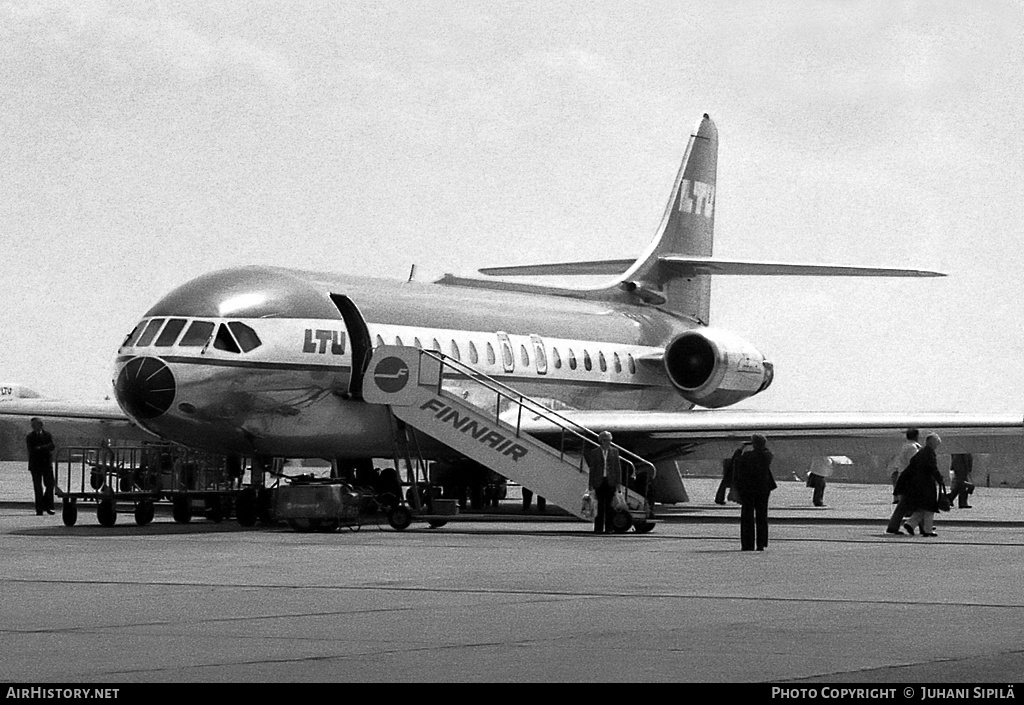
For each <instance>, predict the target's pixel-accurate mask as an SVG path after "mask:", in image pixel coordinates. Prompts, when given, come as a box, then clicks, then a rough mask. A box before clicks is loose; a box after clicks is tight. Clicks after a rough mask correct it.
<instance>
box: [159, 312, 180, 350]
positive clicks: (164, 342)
mask: <svg viewBox="0 0 1024 705" xmlns="http://www.w3.org/2000/svg"><path fill="white" fill-rule="evenodd" d="M187 322H188V321H186V320H185V319H184V318H172V319H170V320H169V321H167V325H166V326H164V329H163V330H162V331H160V337H159V338H157V339H156V342H155V343H153V345H156V346H157V347H161V348H166V347H169V346H171V345H174V341H175V340H177V339H178V335H180V334H181V329H182V328H184V327H185V324H186V323H187Z"/></svg>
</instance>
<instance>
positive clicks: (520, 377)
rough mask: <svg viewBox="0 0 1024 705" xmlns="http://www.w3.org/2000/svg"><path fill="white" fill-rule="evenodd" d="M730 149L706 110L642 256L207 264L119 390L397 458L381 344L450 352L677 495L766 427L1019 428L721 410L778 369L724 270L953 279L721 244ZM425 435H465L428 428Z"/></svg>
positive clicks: (931, 418) (260, 433)
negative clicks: (377, 267) (737, 329)
mask: <svg viewBox="0 0 1024 705" xmlns="http://www.w3.org/2000/svg"><path fill="white" fill-rule="evenodd" d="M717 152H718V134H717V129H716V127H715V124H714V123H713V122H712V121H711V119H710V118H709V117H708V115H704V116H703V118H702V119H701V120H699V121H698V123H697V125H696V128H695V129H694V131H693V133H692V134H691V136H690V139H689V142H688V144H687V147H686V151H685V154H684V156H683V160H682V166H681V168H680V170H679V172H678V175H677V177H676V180H675V184H674V186H673V189H672V193H671V196H670V198H669V202H668V206H667V208H666V209H665V213H664V216H663V218H662V221H661V224H660V227H659V228H658V230H657V232H656V235H655V237H654V239H653V241H652V242H651V243H650V244H649V245H648V247H647V248H646V250H644V252H643V253H642V254H641V255H640V256H639V257H638V258H637V259H636V260H635V261H631V260H610V261H585V262H573V263H563V264H539V265H520V266H509V267H499V268H492V269H483V270H480V272H481V274H482V275H483V276H481V277H476V278H465V277H459V276H453V275H446V276H445V277H443V278H441V279H440V280H438V281H436V282H433V283H418V282H413V281H409V282H400V281H386V280H376V279H370V278H364V277H356V276H343V275H335V274H326V273H317V272H310V271H300V270H295V269H286V268H281V267H272V266H246V267H238V268H232V269H225V270H221V271H215V272H212V273H209V274H205V275H203V276H200V277H198V278H196V279H193V280H191V281H189V282H187V283H185V284H183V285H182V286H180V287H178V288H177V289H175V290H173V291H171V292H170V293H169V294H167V295H166V296H165V297H164V298H162V299H161V300H160V301H158V302H157V303H156V304H155V305H153V306H152V307H151V308H150V309H149V310H148V311H147V312H146V314H145V315H144V316H143V317H142V319H141V321H140V322H139V323H138V325H137V326H136V327H135V328H134V330H132V331H131V333H130V334H129V335H128V336H127V337H126V338H125V339H124V342H123V344H122V345H121V347H120V348H119V349H118V351H117V355H116V366H115V373H114V390H115V396H116V400H117V403H118V405H119V407H120V409H121V410H122V411H123V414H125V415H127V417H128V418H129V419H130V420H131V421H132V422H134V423H135V424H137V425H138V426H140V427H142V428H144V429H146V430H148V431H149V432H151V433H153V434H155V435H157V436H159V437H161V438H163V439H166V440H169V441H174V442H178V443H181V444H184V445H187V446H190V447H193V448H198V449H204V450H212V451H216V452H218V453H225V454H239V455H245V456H264V457H284V458H324V459H332V460H333V459H346V458H347V459H366V458H383V457H392V456H393V452H394V439H393V423H392V419H391V418H390V413H391V412H390V411H389V408H388V407H387V406H385V405H381V404H372V403H367V401H365V400H364V399H363V387H364V375H365V374H366V373H367V365H368V362H369V360H370V356H371V355H372V353H373V351H374V350H375V349H377V348H381V347H383V346H408V347H410V348H412V347H415V348H421V349H425V350H435V351H438V352H440V353H443V354H444V355H447V356H449V357H450V358H452V359H455V360H460V361H461V362H462V363H464V364H466V365H469V366H472V367H473V368H475V369H478V370H480V371H481V372H482V373H484V374H486V375H488V376H490V377H492V378H495V379H497V380H499V381H501V382H502V383H504V384H506V385H508V386H509V387H511V388H514V389H515V390H517V391H519V392H521V393H523V394H525V395H527V396H529V397H532V398H534V399H536V400H539V401H540V402H542V403H543V404H544V405H545V406H547V407H549V408H553V409H556V410H559V411H561V412H562V413H563V414H565V415H566V416H567V417H568V418H571V419H572V420H573V421H575V422H578V423H581V424H583V425H584V426H586V427H588V428H593V429H597V430H610V431H612V432H613V434H614V435H615V440H616V442H617V443H619V444H621V445H623V446H625V447H627V448H629V449H630V450H632V451H634V452H635V453H637V454H639V455H640V456H643V457H646V458H649V459H650V460H652V461H653V462H655V464H656V465H658V466H659V472H658V487H657V490H656V491H657V498H658V500H659V501H662V502H673V501H681V500H682V499H684V497H685V493H684V491H683V488H682V483H681V480H680V475H679V472H678V471H676V472H662V471H661V468H664V467H667V466H673V465H674V464H675V463H676V461H678V459H679V458H682V457H687V456H689V457H717V458H721V457H727V456H728V455H729V454H730V453H731V449H732V448H734V447H735V446H736V444H737V442H738V441H740V440H742V439H743V438H744V437H745V436H748V435H749V434H750V433H751V432H752V431H763V432H766V433H768V434H769V435H770V437H771V438H772V442H773V450H775V451H776V453H779V452H786V451H785V449H786V448H787V447H788V448H791V449H792V452H793V453H803V454H805V455H824V454H842V453H852V452H857V451H861V452H863V451H866V450H875V451H878V449H879V448H882V449H883V450H882V451H880V452H891V451H892V450H893V449H894V448H895V447H896V445H897V444H898V442H899V440H900V438H901V429H904V428H906V427H907V426H909V425H914V426H919V427H921V428H922V429H924V428H928V429H935V430H942V431H943V432H945V433H946V434H947V437H948V438H953V437H959V438H961V440H962V443H964V444H966V445H964V446H963V447H964V448H971V449H975V450H977V449H979V448H980V447H981V444H983V442H984V441H986V440H991V438H992V437H993V436H999V435H1014V436H1019V434H1020V431H1021V419H1020V417H1014V418H1006V417H991V416H990V417H984V418H976V417H966V416H961V415H958V414H945V415H926V414H918V415H912V414H903V415H899V414H894V415H889V416H884V417H883V416H868V415H864V414H820V413H802V414H800V413H797V414H794V413H766V412H734V411H725V412H722V411H706V410H708V409H721V408H723V407H728V406H730V405H732V404H735V403H737V402H739V401H741V400H743V399H746V398H748V397H751V396H753V395H755V394H758V393H760V392H762V391H764V390H765V389H766V388H768V386H769V385H770V384H771V383H772V381H773V377H774V374H775V371H774V368H773V366H772V364H771V362H769V361H768V360H767V359H765V356H764V355H763V354H762V353H761V352H759V351H758V350H757V348H755V347H754V346H753V345H752V344H750V343H749V342H747V341H746V340H744V339H743V338H742V337H740V336H738V335H736V334H735V333H733V332H730V331H726V330H721V329H717V328H714V327H712V326H710V325H709V322H710V284H711V276H713V275H809V276H898V277H921V276H941V275H940V274H939V273H937V272H929V271H921V270H911V269H886V268H875V267H861V266H832V265H809V264H786V263H779V262H764V261H740V260H729V259H720V258H716V257H714V256H713V254H712V242H713V233H714V223H715V212H716V208H717V203H718V193H717V187H716V171H717ZM541 275H591V276H592V275H605V276H608V277H610V279H609V281H608V282H607V283H606V284H604V285H601V286H588V287H580V288H560V287H553V286H542V285H537V284H528V283H524V282H523V281H522V280H518V281H517V280H516V277H518V276H541ZM469 395H470V392H469V391H468V390H467V392H466V396H467V397H468V396H469ZM31 401H35V400H23V404H27V405H28V406H26V411H25V412H24V413H26V414H28V413H33V414H36V415H43V416H48V417H60V416H61V415H62V411H60V410H59V409H58V408H56V407H53V406H50V407H46V406H45V405H44V404H41V403H35V404H34V405H33V404H31V403H30V402H31ZM470 401H472V400H470ZM696 407H701V408H702V409H703V410H696ZM8 409H9V410H10V409H11V407H8ZM66 411H67V412H68V413H70V414H71V415H74V410H66ZM19 413H20V412H19ZM89 413H90V412H89V411H88V410H86V411H83V412H81V413H80V414H79V415H80V416H81V417H83V418H84V417H88V416H89ZM115 415H116V414H115ZM96 417H97V418H99V416H96ZM107 418H112V417H107ZM524 423H525V425H526V430H530V429H529V423H530V420H529V419H527V420H526V421H525V422H524ZM538 432H539V433H541V435H543V430H542V429H541V428H540V426H538ZM780 443H781V445H780ZM972 444H973V445H972ZM954 447H955V446H954ZM698 451H699V452H698ZM426 452H427V453H428V454H433V455H434V456H435V457H443V456H444V455H445V454H446V453H450V452H451V451H449V450H448V449H447V448H446V447H445V446H443V445H441V444H434V445H433V446H431V445H430V444H429V442H428V443H427V446H426Z"/></svg>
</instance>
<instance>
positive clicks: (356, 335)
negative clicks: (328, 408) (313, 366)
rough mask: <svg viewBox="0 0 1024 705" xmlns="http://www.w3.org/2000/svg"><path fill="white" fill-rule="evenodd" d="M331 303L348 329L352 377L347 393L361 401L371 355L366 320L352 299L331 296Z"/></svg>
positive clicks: (370, 342) (371, 346)
mask: <svg viewBox="0 0 1024 705" xmlns="http://www.w3.org/2000/svg"><path fill="white" fill-rule="evenodd" d="M331 301H333V302H334V305H335V306H337V307H338V311H339V312H340V313H341V318H342V320H343V321H345V328H347V329H348V337H349V340H350V341H351V344H352V376H351V379H350V380H349V383H348V393H349V395H351V397H352V398H353V399H359V400H362V398H363V375H364V374H365V373H366V366H367V365H369V364H370V355H371V354H372V353H373V343H372V341H371V340H370V329H369V328H367V327H366V319H364V318H363V314H362V313H360V312H359V308H358V307H357V306H356V305H355V303H354V302H353V301H352V299H350V298H349V297H347V296H342V295H341V294H331Z"/></svg>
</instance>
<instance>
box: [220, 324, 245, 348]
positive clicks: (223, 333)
mask: <svg viewBox="0 0 1024 705" xmlns="http://www.w3.org/2000/svg"><path fill="white" fill-rule="evenodd" d="M213 347H215V348H217V349H218V350H223V351H224V352H230V353H240V352H242V350H241V348H239V347H238V343H236V342H235V339H234V338H233V337H232V336H231V331H229V330H228V327H227V326H226V325H224V324H223V323H221V324H220V326H219V327H218V328H217V337H216V338H214V339H213Z"/></svg>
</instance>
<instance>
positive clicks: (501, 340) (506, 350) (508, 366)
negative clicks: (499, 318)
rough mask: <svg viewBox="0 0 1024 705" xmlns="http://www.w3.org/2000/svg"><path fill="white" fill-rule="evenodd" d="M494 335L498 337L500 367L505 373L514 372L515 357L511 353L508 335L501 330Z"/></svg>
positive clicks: (510, 342)
mask: <svg viewBox="0 0 1024 705" xmlns="http://www.w3.org/2000/svg"><path fill="white" fill-rule="evenodd" d="M495 335H497V336H498V347H499V348H500V350H501V366H502V368H504V370H505V371H506V372H515V371H516V356H515V353H513V352H512V341H511V340H509V339H508V333H506V332H505V331H503V330H499V331H498V332H497V333H496V334H495Z"/></svg>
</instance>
